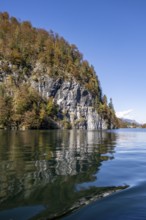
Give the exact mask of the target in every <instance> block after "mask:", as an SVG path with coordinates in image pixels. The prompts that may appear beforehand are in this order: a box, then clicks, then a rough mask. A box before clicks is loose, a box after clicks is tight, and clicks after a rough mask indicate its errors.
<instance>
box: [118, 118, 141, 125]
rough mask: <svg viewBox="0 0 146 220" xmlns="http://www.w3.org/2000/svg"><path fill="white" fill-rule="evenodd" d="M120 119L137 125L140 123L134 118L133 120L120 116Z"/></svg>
mask: <svg viewBox="0 0 146 220" xmlns="http://www.w3.org/2000/svg"><path fill="white" fill-rule="evenodd" d="M121 120H122V121H123V122H127V123H129V124H137V125H140V123H139V122H137V121H136V120H133V119H128V118H121Z"/></svg>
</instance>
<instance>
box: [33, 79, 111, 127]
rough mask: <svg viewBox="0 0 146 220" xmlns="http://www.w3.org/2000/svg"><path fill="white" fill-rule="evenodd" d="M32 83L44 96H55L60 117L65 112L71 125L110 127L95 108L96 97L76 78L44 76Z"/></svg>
mask: <svg viewBox="0 0 146 220" xmlns="http://www.w3.org/2000/svg"><path fill="white" fill-rule="evenodd" d="M30 83H31V85H32V86H33V87H34V88H35V89H37V91H39V93H40V94H41V95H42V96H43V97H45V98H49V97H53V99H54V102H56V103H57V105H58V106H59V110H60V118H63V113H64V115H65V118H66V120H68V122H69V123H70V124H71V127H76V128H79V129H88V130H93V129H107V128H108V124H107V122H106V121H105V120H103V119H101V117H100V115H99V114H98V113H97V110H96V109H95V108H94V102H95V100H94V97H93V96H92V95H91V93H90V92H89V91H88V90H87V89H85V88H84V87H83V86H81V85H80V84H79V83H78V82H77V81H76V80H75V79H70V80H68V81H64V80H62V79H53V78H50V77H49V76H42V77H40V78H37V81H33V80H32V81H30Z"/></svg>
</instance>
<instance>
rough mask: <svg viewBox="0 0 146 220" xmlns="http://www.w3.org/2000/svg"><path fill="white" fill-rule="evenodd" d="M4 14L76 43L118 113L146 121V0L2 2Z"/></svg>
mask: <svg viewBox="0 0 146 220" xmlns="http://www.w3.org/2000/svg"><path fill="white" fill-rule="evenodd" d="M0 11H1V12H3V11H7V12H8V13H9V14H10V15H11V16H15V17H17V18H18V19H20V21H23V20H29V21H31V23H32V25H33V26H35V27H41V28H44V29H46V30H51V29H52V30H53V31H54V32H56V33H58V34H59V35H61V36H63V37H64V38H65V39H66V40H67V41H68V42H69V43H72V44H76V46H77V47H78V48H79V50H80V52H81V53H82V54H83V55H84V59H86V60H88V61H89V63H90V64H92V65H93V66H94V68H95V70H96V73H97V75H98V77H99V79H100V82H101V86H102V90H103V93H104V94H106V95H107V97H108V99H109V98H110V97H112V99H113V104H114V107H115V110H116V112H120V115H121V116H122V115H123V114H124V115H125V117H128V118H134V119H136V120H137V121H140V122H146V100H145V97H146V0H0Z"/></svg>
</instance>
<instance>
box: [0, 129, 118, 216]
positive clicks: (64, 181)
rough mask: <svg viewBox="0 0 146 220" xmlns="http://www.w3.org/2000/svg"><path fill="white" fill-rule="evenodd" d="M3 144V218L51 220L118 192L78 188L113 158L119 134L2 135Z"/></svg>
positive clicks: (0, 161) (0, 185) (0, 164)
mask: <svg viewBox="0 0 146 220" xmlns="http://www.w3.org/2000/svg"><path fill="white" fill-rule="evenodd" d="M0 140H1V142H0V219H3V220H5V219H13V218H14V219H20V215H21V216H22V217H21V219H30V218H32V219H41V218H42V219H44V218H46V217H48V218H51V217H52V218H53V217H55V216H56V215H61V214H62V213H65V212H67V211H68V210H70V209H71V207H74V206H76V207H77V206H78V207H79V206H80V205H82V204H84V202H83V201H84V198H86V201H87V198H88V196H90V197H91V195H93V196H94V195H97V194H100V193H103V192H106V191H107V190H111V189H112V190H113V189H115V188H114V187H95V186H94V187H93V186H92V187H88V188H78V187H77V186H78V185H79V184H82V183H85V182H87V183H89V182H93V181H95V179H96V178H97V176H98V171H99V170H100V168H101V167H102V162H103V161H108V160H112V159H114V151H115V146H116V134H115V133H110V132H97V131H88V132H87V131H79V130H70V131H68V130H66V131H65V130H64V131H62V130H55V131H17V132H16V131H0ZM95 174H96V175H95ZM79 201H80V203H78V202H79ZM77 203H78V204H77ZM26 210H27V211H26ZM26 213H27V214H26ZM38 213H39V215H38ZM33 217H34V218H33Z"/></svg>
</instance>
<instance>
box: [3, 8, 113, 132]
mask: <svg viewBox="0 0 146 220" xmlns="http://www.w3.org/2000/svg"><path fill="white" fill-rule="evenodd" d="M110 104H111V103H110ZM0 125H1V127H9V128H12V127H13V128H21V129H22V128H23V129H26V128H54V127H55V128H57V127H61V128H62V127H63V128H73V127H75V128H83V129H99V128H101V129H102V128H113V127H117V118H116V116H115V113H114V109H113V107H112V105H108V103H107V99H106V97H105V96H102V89H101V87H100V82H99V80H98V77H97V75H96V73H95V70H94V68H93V66H90V65H89V63H88V62H87V61H85V60H83V56H82V54H81V53H80V52H79V50H78V49H77V47H76V46H75V45H70V44H69V43H68V42H67V41H65V40H64V38H62V37H60V36H59V35H58V34H54V33H53V32H47V31H45V30H43V29H37V28H34V27H32V25H31V23H30V22H28V21H24V22H19V21H18V20H17V19H16V18H14V17H10V16H9V14H8V13H7V12H4V13H0Z"/></svg>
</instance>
